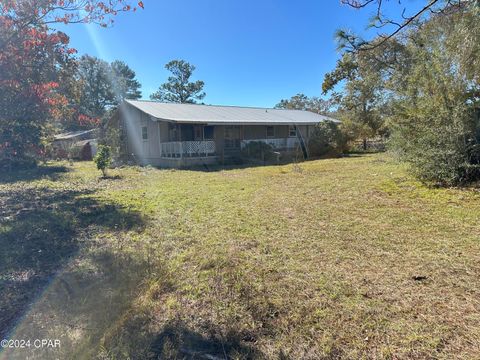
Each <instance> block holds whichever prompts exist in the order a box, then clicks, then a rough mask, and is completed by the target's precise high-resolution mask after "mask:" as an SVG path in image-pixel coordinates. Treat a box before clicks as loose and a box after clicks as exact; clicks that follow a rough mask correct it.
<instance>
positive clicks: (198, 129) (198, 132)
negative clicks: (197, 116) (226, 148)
mask: <svg viewBox="0 0 480 360" xmlns="http://www.w3.org/2000/svg"><path fill="white" fill-rule="evenodd" d="M193 132H194V134H193V137H194V139H195V140H196V141H199V140H203V129H202V126H200V125H196V126H195V127H194V128H193Z"/></svg>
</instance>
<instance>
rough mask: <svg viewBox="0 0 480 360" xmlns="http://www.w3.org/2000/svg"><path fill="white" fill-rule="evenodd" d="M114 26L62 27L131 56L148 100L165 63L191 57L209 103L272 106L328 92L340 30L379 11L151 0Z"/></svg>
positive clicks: (278, 1)
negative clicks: (301, 95)
mask: <svg viewBox="0 0 480 360" xmlns="http://www.w3.org/2000/svg"><path fill="white" fill-rule="evenodd" d="M144 4H145V9H144V10H142V9H139V10H138V11H137V12H136V13H126V14H121V15H119V16H117V17H116V19H115V24H114V26H113V27H112V28H107V29H105V28H100V27H98V26H96V25H91V24H90V25H83V24H79V25H68V26H66V27H62V30H63V31H65V32H66V33H67V34H68V35H69V36H70V38H71V45H72V47H74V48H76V49H77V50H78V51H79V55H81V54H84V53H88V54H91V55H95V56H98V57H100V58H102V59H104V60H107V61H112V60H115V59H120V60H123V61H125V62H126V63H127V64H128V65H129V66H130V67H131V68H132V69H133V70H134V71H135V72H136V73H137V77H138V79H139V81H140V82H141V83H142V92H143V97H144V98H145V99H148V98H149V95H150V94H151V93H152V92H154V91H155V90H156V89H157V88H158V86H159V85H160V84H161V83H163V82H164V81H165V80H166V78H167V76H168V72H167V71H166V70H165V69H164V65H165V64H166V63H167V62H168V61H170V60H172V59H184V60H186V61H188V62H190V63H192V64H194V65H195V66H196V67H197V70H196V72H195V74H194V77H195V79H201V80H203V81H205V84H206V85H205V91H206V93H207V97H206V98H205V100H204V101H205V103H208V104H219V105H243V106H264V107H271V106H274V105H275V104H276V103H278V102H279V101H280V99H282V98H288V97H290V96H292V95H294V94H296V93H299V92H303V93H305V94H307V95H309V96H314V95H315V96H319V95H321V94H320V93H321V83H322V79H323V76H324V74H325V73H326V72H328V71H330V70H332V69H333V68H334V66H335V62H336V60H337V58H338V53H337V51H336V44H335V41H334V33H335V30H336V29H338V28H340V27H341V28H349V29H353V30H355V31H360V32H361V31H363V30H364V29H365V25H366V24H367V22H368V19H369V17H370V16H371V15H372V14H371V12H372V11H373V10H374V9H373V8H372V9H370V10H366V11H365V10H363V11H357V10H354V9H351V8H349V7H347V6H344V5H341V4H340V1H339V0H296V1H292V0H242V1H239V0H237V1H234V0H144Z"/></svg>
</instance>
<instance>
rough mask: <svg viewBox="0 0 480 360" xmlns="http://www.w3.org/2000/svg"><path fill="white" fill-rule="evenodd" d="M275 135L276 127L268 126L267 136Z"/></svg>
mask: <svg viewBox="0 0 480 360" xmlns="http://www.w3.org/2000/svg"><path fill="white" fill-rule="evenodd" d="M273 137H275V128H274V127H273V126H267V138H273Z"/></svg>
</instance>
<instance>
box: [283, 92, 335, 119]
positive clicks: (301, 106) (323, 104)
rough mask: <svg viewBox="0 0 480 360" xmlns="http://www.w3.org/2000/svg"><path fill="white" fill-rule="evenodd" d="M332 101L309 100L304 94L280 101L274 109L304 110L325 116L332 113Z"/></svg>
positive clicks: (313, 98)
mask: <svg viewBox="0 0 480 360" xmlns="http://www.w3.org/2000/svg"><path fill="white" fill-rule="evenodd" d="M332 105H333V104H332V101H331V100H324V99H321V98H319V97H315V96H314V97H311V98H309V97H308V96H306V95H305V94H302V93H299V94H297V95H294V96H292V97H291V98H290V99H282V100H280V102H279V103H278V104H277V105H275V108H276V109H292V110H306V111H311V112H314V113H317V114H322V115H327V114H329V113H331V112H332Z"/></svg>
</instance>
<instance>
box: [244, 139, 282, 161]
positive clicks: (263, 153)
mask: <svg viewBox="0 0 480 360" xmlns="http://www.w3.org/2000/svg"><path fill="white" fill-rule="evenodd" d="M242 155H243V156H246V157H248V158H251V159H258V160H262V161H274V160H276V154H275V152H274V151H273V147H272V146H271V145H269V144H266V143H264V142H263V141H250V142H249V143H248V144H247V145H246V146H245V147H244V148H243V149H242Z"/></svg>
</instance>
